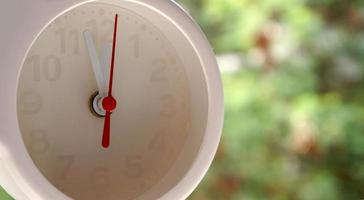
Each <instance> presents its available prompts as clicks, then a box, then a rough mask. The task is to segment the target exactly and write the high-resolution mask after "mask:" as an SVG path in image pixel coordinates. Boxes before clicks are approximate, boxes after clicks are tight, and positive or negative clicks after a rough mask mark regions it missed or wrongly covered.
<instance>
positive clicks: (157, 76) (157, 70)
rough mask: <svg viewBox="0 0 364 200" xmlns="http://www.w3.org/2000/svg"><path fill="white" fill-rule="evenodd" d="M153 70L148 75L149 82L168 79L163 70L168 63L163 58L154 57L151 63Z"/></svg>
mask: <svg viewBox="0 0 364 200" xmlns="http://www.w3.org/2000/svg"><path fill="white" fill-rule="evenodd" d="M152 66H153V70H152V74H151V77H150V81H151V82H166V81H168V79H167V77H166V75H165V71H166V70H167V67H168V64H167V62H166V61H165V60H163V59H161V58H160V59H156V60H154V61H153V63H152Z"/></svg>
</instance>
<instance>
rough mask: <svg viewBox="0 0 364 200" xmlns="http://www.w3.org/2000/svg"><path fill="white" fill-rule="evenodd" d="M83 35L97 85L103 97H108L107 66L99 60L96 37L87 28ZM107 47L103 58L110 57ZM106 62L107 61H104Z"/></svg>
mask: <svg viewBox="0 0 364 200" xmlns="http://www.w3.org/2000/svg"><path fill="white" fill-rule="evenodd" d="M83 37H84V40H85V43H86V47H87V52H88V54H89V57H90V60H91V65H92V68H93V71H94V75H95V78H96V82H97V87H98V90H99V96H101V97H106V96H107V94H108V83H107V78H106V77H107V71H108V70H107V69H108V68H107V67H106V66H104V65H103V64H104V63H101V62H100V60H99V57H98V55H97V51H96V46H95V42H94V39H93V37H92V33H91V32H90V31H89V30H86V31H84V32H83ZM105 49H106V50H105ZM105 51H108V50H107V47H106V45H105V47H104V49H103V56H102V57H103V60H104V59H106V58H104V57H109V56H108V55H107V53H108V52H105ZM109 55H111V53H109ZM103 62H105V61H103Z"/></svg>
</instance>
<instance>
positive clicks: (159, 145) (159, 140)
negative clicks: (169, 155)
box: [149, 130, 166, 151]
mask: <svg viewBox="0 0 364 200" xmlns="http://www.w3.org/2000/svg"><path fill="white" fill-rule="evenodd" d="M165 148H166V132H165V131H164V130H159V131H157V132H156V133H155V135H154V137H153V139H152V141H151V143H150V144H149V149H150V150H153V151H162V150H164V149H165Z"/></svg>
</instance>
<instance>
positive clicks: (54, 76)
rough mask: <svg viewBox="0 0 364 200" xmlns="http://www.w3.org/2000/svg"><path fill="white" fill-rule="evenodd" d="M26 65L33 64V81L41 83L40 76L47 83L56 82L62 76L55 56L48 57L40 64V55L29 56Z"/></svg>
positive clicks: (59, 63) (60, 66) (59, 64)
mask: <svg viewBox="0 0 364 200" xmlns="http://www.w3.org/2000/svg"><path fill="white" fill-rule="evenodd" d="M27 63H29V64H33V80H34V81H37V82H39V81H41V77H42V74H44V78H45V80H47V81H57V80H59V78H60V77H61V74H62V65H61V61H60V59H59V58H58V57H57V56H55V55H48V56H46V57H45V58H44V60H43V62H41V57H40V55H34V56H30V57H29V58H28V59H27Z"/></svg>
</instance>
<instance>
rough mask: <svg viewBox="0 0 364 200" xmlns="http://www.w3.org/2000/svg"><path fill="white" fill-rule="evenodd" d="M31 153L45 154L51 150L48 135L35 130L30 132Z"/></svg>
mask: <svg viewBox="0 0 364 200" xmlns="http://www.w3.org/2000/svg"><path fill="white" fill-rule="evenodd" d="M29 137H30V143H29V144H30V147H29V148H30V151H31V152H32V153H35V154H44V153H46V152H47V151H48V150H49V148H50V144H49V141H48V136H47V134H46V133H45V132H44V131H42V130H35V131H32V132H30V134H29Z"/></svg>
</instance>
